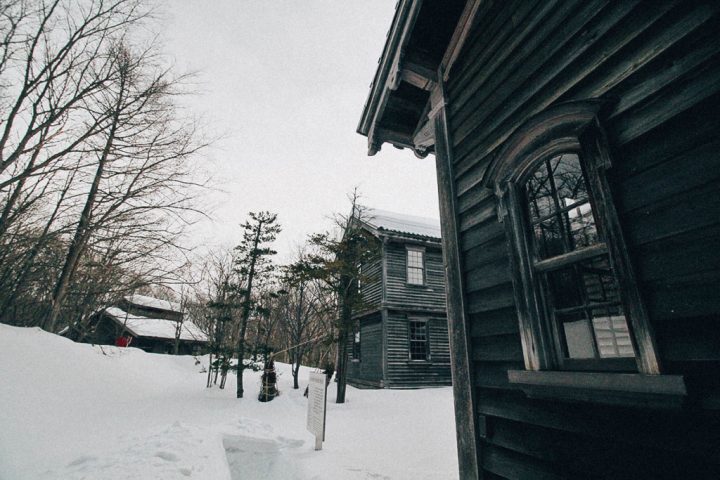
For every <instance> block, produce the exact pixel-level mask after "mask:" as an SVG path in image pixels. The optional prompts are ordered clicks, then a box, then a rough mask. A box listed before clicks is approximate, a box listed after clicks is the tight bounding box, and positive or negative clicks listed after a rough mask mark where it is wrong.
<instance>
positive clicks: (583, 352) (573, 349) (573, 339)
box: [561, 314, 595, 358]
mask: <svg viewBox="0 0 720 480" xmlns="http://www.w3.org/2000/svg"><path fill="white" fill-rule="evenodd" d="M568 317H570V318H568ZM572 317H575V318H574V319H573V318H572ZM561 318H562V316H561ZM565 318H567V319H568V321H565V320H561V321H562V326H563V333H564V334H565V348H566V349H567V355H566V356H567V357H568V358H595V349H594V346H593V345H594V340H593V332H592V330H591V329H590V322H588V321H587V319H586V318H584V315H582V314H579V315H578V314H575V315H573V316H565Z"/></svg>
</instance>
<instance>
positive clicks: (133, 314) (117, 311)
mask: <svg viewBox="0 0 720 480" xmlns="http://www.w3.org/2000/svg"><path fill="white" fill-rule="evenodd" d="M90 329H91V333H90V334H89V335H88V336H86V337H85V339H86V341H87V342H92V343H98V344H101V345H116V344H118V342H120V344H122V345H125V344H126V342H128V341H129V346H131V347H135V348H140V349H142V350H145V351H146V352H151V353H172V352H174V351H175V342H176V338H178V337H179V339H178V353H180V354H184V355H190V354H200V353H203V352H204V350H205V349H206V347H207V346H208V338H207V335H206V334H205V333H204V332H203V331H202V330H200V328H198V326H197V325H195V324H194V323H193V322H192V321H191V320H190V319H188V318H185V315H184V313H183V311H182V309H181V308H180V305H178V304H176V303H174V302H169V301H167V300H159V299H157V298H153V297H148V296H145V295H130V296H127V297H124V298H123V299H122V300H121V301H120V302H119V303H118V304H117V306H112V307H107V308H104V309H102V310H100V311H99V312H97V313H96V314H94V315H93V316H92V317H91V319H90ZM121 337H124V339H121ZM119 339H121V340H119Z"/></svg>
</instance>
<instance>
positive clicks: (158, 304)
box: [125, 294, 182, 313]
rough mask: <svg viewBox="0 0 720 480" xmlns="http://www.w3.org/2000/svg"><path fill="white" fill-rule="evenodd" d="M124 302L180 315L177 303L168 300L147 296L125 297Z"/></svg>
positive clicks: (134, 295) (180, 309) (180, 310)
mask: <svg viewBox="0 0 720 480" xmlns="http://www.w3.org/2000/svg"><path fill="white" fill-rule="evenodd" d="M125 300H126V301H127V302H128V303H130V304H132V305H136V306H138V307H146V308H155V309H158V310H166V311H169V312H179V313H182V308H181V307H180V304H179V303H175V302H170V301H168V300H160V299H159V298H154V297H148V296H147V295H138V294H133V295H128V296H127V297H125Z"/></svg>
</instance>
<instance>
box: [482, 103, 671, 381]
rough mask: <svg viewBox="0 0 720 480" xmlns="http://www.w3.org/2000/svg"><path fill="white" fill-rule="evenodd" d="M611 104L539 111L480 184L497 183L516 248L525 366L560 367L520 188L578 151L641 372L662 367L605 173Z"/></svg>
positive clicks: (503, 214) (512, 138)
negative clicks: (548, 164) (544, 165)
mask: <svg viewBox="0 0 720 480" xmlns="http://www.w3.org/2000/svg"><path fill="white" fill-rule="evenodd" d="M606 106H607V102H606V101H604V100H600V99H591V100H583V101H574V102H565V103H562V104H558V105H556V106H554V107H550V108H548V109H546V110H545V111H544V112H541V113H540V114H537V115H535V116H534V117H532V118H531V119H529V120H528V121H527V122H525V124H523V125H522V126H521V127H519V128H518V129H517V130H516V131H515V132H513V134H512V135H511V136H510V137H508V139H507V140H506V141H505V143H504V144H503V146H502V147H501V149H500V150H499V152H498V154H497V156H496V157H495V159H494V161H493V163H492V164H491V165H490V166H489V167H488V169H487V170H486V172H485V174H484V176H483V179H482V184H483V185H484V186H485V187H487V188H492V189H493V190H494V192H495V195H496V196H497V198H498V219H499V221H500V222H502V223H504V224H505V229H506V234H507V238H508V239H509V243H510V248H511V251H512V253H513V255H510V262H511V274H512V281H513V289H514V292H515V301H516V306H517V311H518V320H519V323H520V332H521V339H522V345H523V353H524V361H525V368H526V369H527V370H535V371H537V370H558V369H559V367H560V366H559V365H558V362H557V358H556V357H557V356H556V351H557V350H556V348H557V347H556V345H555V337H554V335H552V334H551V333H552V332H551V331H550V330H549V329H548V327H547V325H545V324H544V322H542V321H539V319H543V318H544V317H545V314H544V312H543V310H542V299H541V298H540V295H539V293H538V292H539V291H540V290H539V285H538V278H537V275H536V274H535V272H534V268H532V259H533V254H532V250H531V248H532V247H531V245H530V241H529V238H528V235H527V234H526V232H525V226H524V223H525V219H524V214H523V213H522V212H523V203H524V195H523V192H522V189H521V186H522V185H524V184H525V183H526V182H527V179H528V178H529V176H530V175H531V174H532V173H533V172H534V171H535V168H536V166H537V165H538V164H539V163H540V162H542V161H543V160H545V159H548V158H552V157H555V156H558V155H560V154H563V153H576V154H578V156H579V158H580V161H581V163H582V165H583V168H584V172H585V180H586V181H587V184H588V189H589V191H590V192H589V193H590V194H591V196H592V198H593V210H594V214H595V215H596V219H595V220H596V222H597V224H598V228H602V229H603V230H604V234H605V243H606V245H607V250H608V257H609V261H610V264H611V266H612V268H613V270H614V272H615V274H616V277H617V280H618V284H619V287H620V290H621V291H622V292H623V295H622V304H623V307H624V311H625V314H626V316H627V319H628V327H629V329H630V331H631V335H632V337H633V342H634V343H633V346H634V347H635V353H636V360H637V370H638V372H639V373H641V374H659V373H660V372H661V366H660V361H659V358H658V355H657V347H656V345H655V341H654V335H653V332H652V328H651V324H650V322H649V320H648V314H647V310H646V308H645V306H644V303H643V301H642V298H641V295H640V292H639V289H638V287H637V281H636V279H635V273H634V270H633V267H632V264H631V261H630V258H629V255H628V252H627V249H626V248H625V241H624V238H623V234H622V229H621V226H620V221H619V219H618V215H617V211H616V210H615V205H614V202H613V200H612V194H611V190H610V186H609V183H608V180H607V175H606V171H607V169H609V168H610V167H611V166H612V162H611V159H610V148H609V145H608V142H607V138H606V136H605V132H604V130H603V129H602V126H601V123H600V120H599V114H600V112H601V110H602V109H603V108H604V107H606Z"/></svg>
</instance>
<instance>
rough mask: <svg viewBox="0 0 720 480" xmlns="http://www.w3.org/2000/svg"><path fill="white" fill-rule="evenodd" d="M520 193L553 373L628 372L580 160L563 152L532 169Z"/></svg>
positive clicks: (619, 309)
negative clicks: (555, 369)
mask: <svg viewBox="0 0 720 480" xmlns="http://www.w3.org/2000/svg"><path fill="white" fill-rule="evenodd" d="M520 189H521V191H522V194H523V201H524V204H523V205H522V207H523V212H521V215H522V217H523V218H522V221H523V222H524V229H523V230H524V231H525V233H526V235H527V236H528V237H529V238H528V243H529V244H530V245H531V253H532V255H531V258H530V262H529V264H530V265H531V268H532V269H533V271H534V274H535V276H536V278H537V280H538V290H539V294H540V295H539V297H540V298H541V300H542V303H543V305H542V310H543V312H542V313H543V314H544V315H545V317H546V319H545V320H546V321H547V322H549V324H550V325H549V329H550V330H551V333H552V336H553V338H554V339H555V341H556V345H555V348H554V350H555V354H556V356H557V363H558V365H559V366H560V368H562V369H580V370H616V369H617V370H626V371H634V370H636V366H635V359H634V357H635V350H634V348H633V345H632V338H631V336H630V331H629V328H628V324H627V319H626V318H625V309H624V307H623V302H622V299H621V295H620V288H619V283H618V279H617V274H616V272H615V270H614V268H613V267H612V265H611V263H610V258H609V254H608V247H607V238H606V236H605V232H604V231H603V229H602V224H601V223H599V222H598V221H597V213H596V209H595V208H593V204H594V202H595V200H594V198H593V197H592V195H591V192H590V189H589V188H588V183H587V181H586V179H585V174H584V172H583V166H582V163H581V161H580V156H579V155H578V154H577V153H575V152H566V153H560V154H558V155H555V156H552V157H550V158H545V159H542V160H540V161H538V162H537V164H536V165H535V169H534V170H532V171H531V172H530V174H529V176H528V179H527V181H526V182H525V183H524V184H523V185H520Z"/></svg>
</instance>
